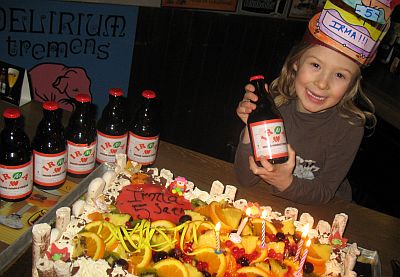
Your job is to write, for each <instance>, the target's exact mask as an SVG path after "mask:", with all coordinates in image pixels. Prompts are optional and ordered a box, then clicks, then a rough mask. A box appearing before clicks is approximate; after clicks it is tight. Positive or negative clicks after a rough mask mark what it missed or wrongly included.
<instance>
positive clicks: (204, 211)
mask: <svg viewBox="0 0 400 277" xmlns="http://www.w3.org/2000/svg"><path fill="white" fill-rule="evenodd" d="M193 211H194V212H197V213H199V214H201V215H204V216H206V217H208V218H210V205H201V206H197V207H196V208H194V209H193Z"/></svg>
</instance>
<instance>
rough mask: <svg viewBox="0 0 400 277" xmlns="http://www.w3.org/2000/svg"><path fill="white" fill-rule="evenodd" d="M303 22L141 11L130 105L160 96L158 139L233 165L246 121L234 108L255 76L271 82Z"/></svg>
mask: <svg viewBox="0 0 400 277" xmlns="http://www.w3.org/2000/svg"><path fill="white" fill-rule="evenodd" d="M305 27H306V23H305V22H298V21H286V20H282V19H271V18H265V17H254V16H244V15H232V14H230V15H225V14H221V13H211V12H204V11H190V10H179V9H166V8H150V7H141V8H140V11H139V18H138V26H137V33H136V40H135V48H134V55H133V62H132V70H131V72H132V77H131V84H130V89H129V96H128V98H129V105H130V106H131V110H132V113H131V114H133V113H134V110H135V109H136V107H137V103H138V96H139V95H140V92H141V91H142V90H144V89H153V90H155V91H156V92H157V93H158V96H159V98H160V103H161V113H162V132H161V138H162V139H163V140H166V141H169V142H172V143H175V144H177V145H181V146H184V147H186V148H189V149H193V150H196V151H199V152H202V153H205V154H208V155H211V156H214V157H217V158H220V159H223V160H226V161H233V156H234V151H235V148H236V145H237V142H238V136H239V133H240V131H241V129H242V128H243V126H244V125H243V124H242V123H241V121H240V120H239V119H238V118H237V116H236V113H235V108H236V105H237V103H238V102H239V101H240V100H241V99H242V96H243V93H244V85H245V84H246V82H247V81H248V78H249V76H251V75H252V74H260V73H261V74H265V76H266V79H267V80H268V81H271V80H272V79H274V78H276V76H277V75H278V73H279V71H280V68H281V66H282V64H283V61H284V59H285V57H286V55H287V54H288V53H289V50H290V48H291V47H292V46H293V44H294V43H295V42H297V41H298V40H300V39H301V38H302V35H303V33H304V30H305Z"/></svg>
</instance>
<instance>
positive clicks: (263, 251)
mask: <svg viewBox="0 0 400 277" xmlns="http://www.w3.org/2000/svg"><path fill="white" fill-rule="evenodd" d="M256 251H257V252H258V253H260V255H259V256H258V257H257V258H256V259H254V260H253V261H252V262H251V264H253V263H258V262H262V261H264V260H265V259H266V258H267V256H268V247H267V246H265V247H264V248H261V241H260V240H259V241H258V242H257V247H256Z"/></svg>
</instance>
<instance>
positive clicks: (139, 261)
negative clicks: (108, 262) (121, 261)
mask: <svg viewBox="0 0 400 277" xmlns="http://www.w3.org/2000/svg"><path fill="white" fill-rule="evenodd" d="M151 258H152V252H151V248H150V247H144V248H143V249H140V250H139V251H137V252H133V253H130V254H129V257H128V264H129V268H128V270H129V272H130V273H133V274H137V273H138V272H137V271H136V270H137V269H139V270H140V269H143V268H145V267H147V266H148V265H149V264H150V263H151Z"/></svg>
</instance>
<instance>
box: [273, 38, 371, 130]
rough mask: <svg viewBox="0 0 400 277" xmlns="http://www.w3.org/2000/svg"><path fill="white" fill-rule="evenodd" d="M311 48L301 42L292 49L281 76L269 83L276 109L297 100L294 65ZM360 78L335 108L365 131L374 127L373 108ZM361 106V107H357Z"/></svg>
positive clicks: (359, 76)
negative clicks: (362, 87) (363, 89)
mask: <svg viewBox="0 0 400 277" xmlns="http://www.w3.org/2000/svg"><path fill="white" fill-rule="evenodd" d="M313 46H315V44H310V43H307V42H302V43H300V44H299V45H297V46H296V47H294V48H293V49H292V51H291V53H290V54H289V56H288V57H287V58H286V61H285V63H284V65H283V67H282V70H281V74H280V75H279V77H278V78H276V79H275V80H274V81H273V82H272V83H271V85H270V87H269V89H270V91H271V93H272V94H273V95H275V96H276V97H275V103H276V105H277V106H278V107H279V106H281V105H283V104H286V103H288V102H289V101H290V100H294V99H296V98H297V93H296V90H295V87H294V79H295V77H296V71H295V69H294V65H295V64H296V63H297V62H298V61H299V60H300V58H301V57H302V55H303V54H304V52H306V51H307V50H308V49H310V48H311V47H313ZM359 72H360V71H359ZM361 78H362V77H361V72H360V73H359V74H358V76H356V78H354V81H353V84H352V85H350V87H349V90H348V92H347V93H346V94H345V95H344V97H343V98H342V100H341V101H340V102H339V103H338V104H337V105H336V108H337V109H338V111H339V114H340V116H341V117H343V118H345V119H346V120H347V121H348V122H349V123H350V124H353V125H359V126H364V127H365V128H366V129H371V130H373V129H374V127H375V125H376V117H375V115H374V111H375V107H374V104H373V103H372V102H371V100H369V99H368V97H367V96H366V95H365V94H364V92H363V91H362V89H361ZM361 105H362V107H359V106H361Z"/></svg>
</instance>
